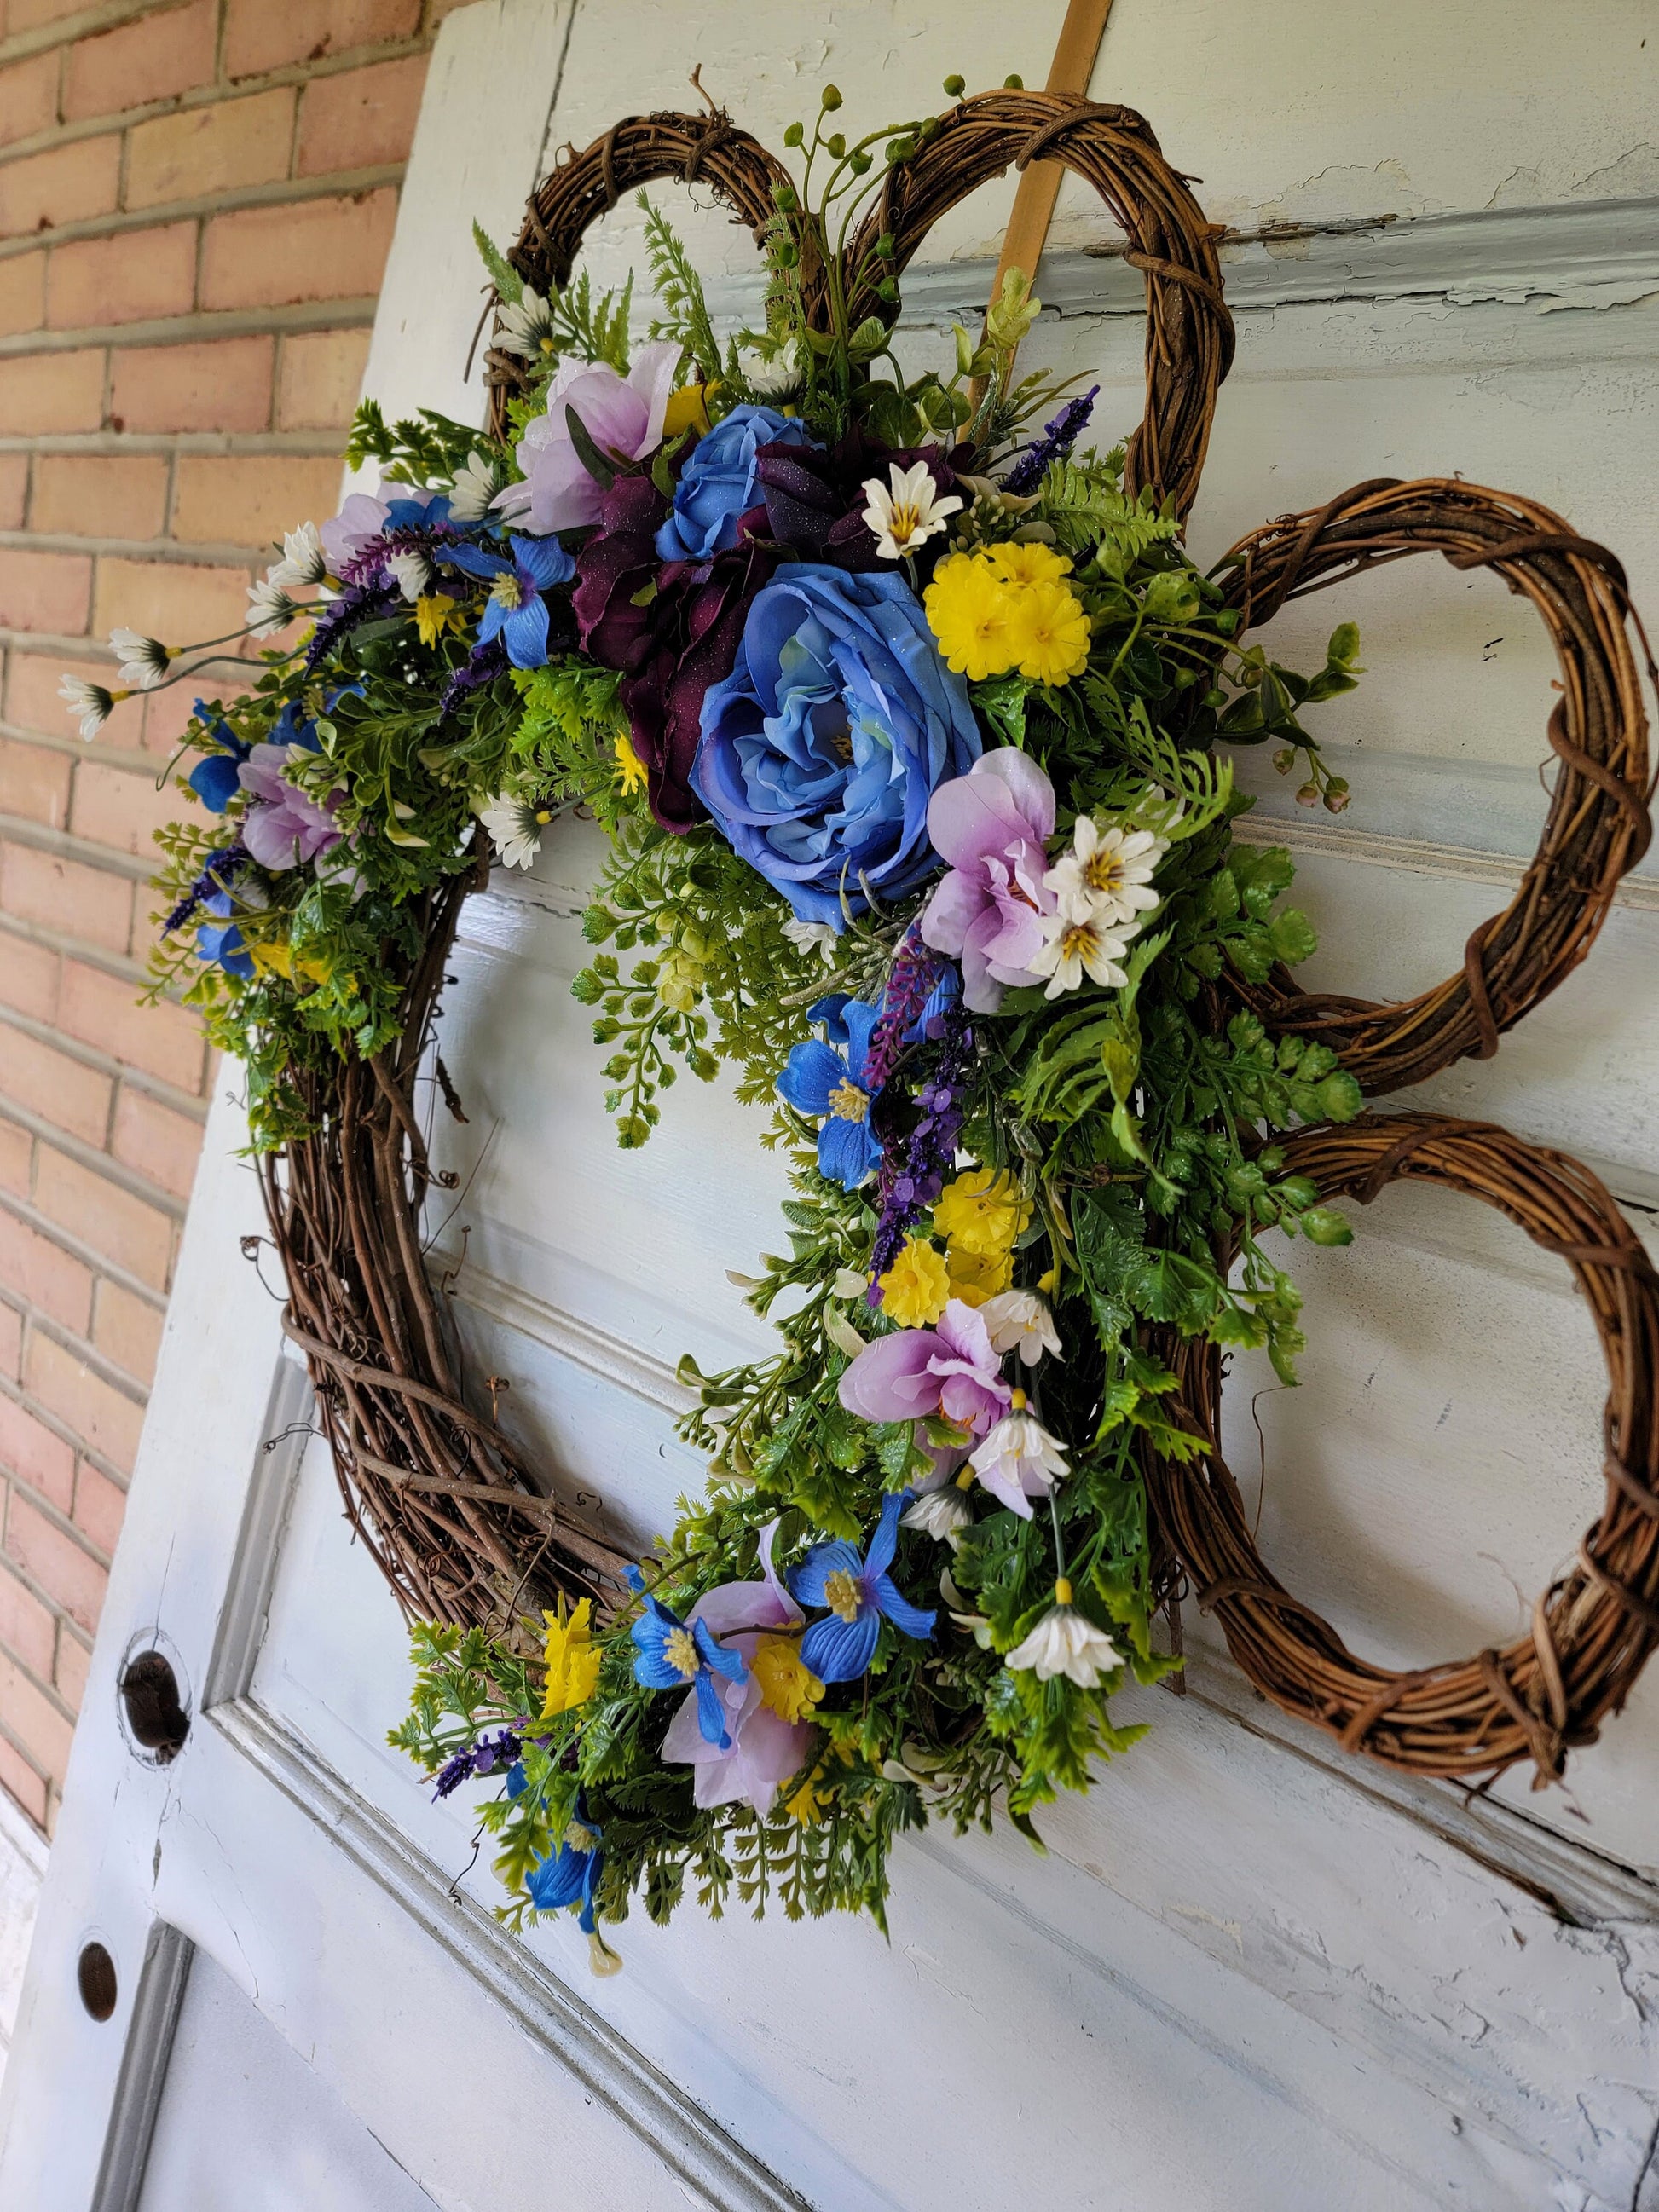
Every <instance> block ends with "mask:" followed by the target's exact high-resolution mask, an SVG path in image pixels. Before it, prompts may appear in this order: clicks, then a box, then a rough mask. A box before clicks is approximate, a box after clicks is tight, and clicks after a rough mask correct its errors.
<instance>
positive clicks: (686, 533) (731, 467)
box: [657, 407, 818, 561]
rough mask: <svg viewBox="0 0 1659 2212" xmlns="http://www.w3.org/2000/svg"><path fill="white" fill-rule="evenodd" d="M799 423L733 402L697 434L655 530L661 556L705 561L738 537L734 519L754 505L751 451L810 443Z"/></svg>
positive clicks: (814, 444)
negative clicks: (711, 425)
mask: <svg viewBox="0 0 1659 2212" xmlns="http://www.w3.org/2000/svg"><path fill="white" fill-rule="evenodd" d="M817 442H818V441H817V439H816V438H815V437H814V436H813V435H812V434H811V431H810V430H809V429H808V428H807V427H806V425H805V422H797V421H795V420H794V419H793V417H792V416H787V415H780V414H779V413H778V412H777V410H775V408H771V407H734V408H733V409H732V412H731V413H730V414H729V415H728V416H726V418H725V420H724V421H723V422H716V423H715V425H714V428H713V429H712V430H709V431H708V432H706V433H705V434H704V435H703V436H702V437H701V438H699V439H698V441H697V442H696V445H695V446H694V447H692V448H691V451H690V453H688V454H687V456H686V459H685V465H684V467H683V468H682V469H681V471H680V480H679V482H678V484H677V485H676V486H675V488H674V512H673V513H671V515H670V516H669V518H668V520H666V521H665V523H664V524H663V525H662V526H661V528H660V529H659V531H658V532H657V557H658V559H659V560H661V561H707V560H708V559H710V558H711V557H712V556H714V554H716V553H726V552H729V551H730V550H731V549H732V546H734V545H735V544H737V542H738V516H739V515H741V514H744V513H746V512H747V511H748V509H749V508H750V507H756V506H758V505H759V503H760V499H761V494H760V490H759V489H758V487H757V483H756V481H755V468H756V463H755V456H756V454H757V453H758V452H759V450H760V448H761V447H763V446H811V447H814V448H815V449H816V448H817Z"/></svg>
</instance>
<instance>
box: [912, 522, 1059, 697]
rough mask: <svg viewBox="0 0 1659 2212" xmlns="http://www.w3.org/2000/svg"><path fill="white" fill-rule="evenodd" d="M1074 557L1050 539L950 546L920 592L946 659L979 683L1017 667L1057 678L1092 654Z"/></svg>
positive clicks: (1049, 680) (1040, 678)
mask: <svg viewBox="0 0 1659 2212" xmlns="http://www.w3.org/2000/svg"><path fill="white" fill-rule="evenodd" d="M1071 570H1072V564H1071V562H1069V561H1068V560H1067V559H1066V556H1065V555H1064V554H1062V553H1056V552H1055V550H1054V547H1053V546H1052V545H1039V544H1031V545H990V546H981V548H980V549H979V550H977V551H975V552H972V553H952V554H950V555H948V556H947V557H946V558H945V560H943V561H941V562H939V566H938V568H936V569H935V570H934V571H933V582H932V583H931V584H929V586H927V591H926V592H924V593H923V595H922V605H923V606H924V607H925V608H926V610H927V623H928V627H929V628H930V629H932V631H933V635H934V636H935V637H936V638H937V639H938V640H939V651H940V652H941V653H943V654H944V655H945V665H946V666H947V667H949V668H951V669H953V670H954V671H956V673H957V675H958V676H967V677H969V678H972V679H973V680H974V681H975V682H976V683H977V682H979V681H981V679H982V678H985V677H987V676H1006V675H1007V674H1008V673H1009V671H1010V670H1012V669H1016V668H1017V669H1018V671H1019V672H1020V674H1021V675H1022V676H1025V677H1029V678H1030V679H1031V681H1032V682H1033V683H1036V684H1054V685H1059V684H1069V683H1070V682H1071V680H1072V678H1073V677H1074V676H1080V675H1081V674H1082V672H1083V670H1084V668H1085V666H1086V665H1087V663H1088V659H1089V639H1090V629H1089V617H1088V616H1087V614H1086V613H1085V611H1084V607H1083V602H1082V600H1081V599H1079V597H1078V595H1077V593H1076V592H1074V591H1073V589H1072V587H1071V586H1070V585H1069V584H1068V583H1067V582H1066V577H1067V576H1068V575H1069V574H1071Z"/></svg>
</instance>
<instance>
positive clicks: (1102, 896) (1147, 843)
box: [1042, 814, 1169, 929]
mask: <svg viewBox="0 0 1659 2212" xmlns="http://www.w3.org/2000/svg"><path fill="white" fill-rule="evenodd" d="M1168 850H1169V848H1168V846H1167V845H1166V844H1165V843H1164V840H1163V838H1162V837H1155V836H1153V835H1152V831H1151V830H1150V829H1128V830H1126V829H1123V828H1121V825H1120V824H1118V823H1113V824H1112V825H1111V827H1110V828H1109V829H1101V828H1100V826H1099V824H1098V823H1097V822H1096V821H1095V819H1094V817H1093V816H1092V815H1089V814H1079V817H1078V818H1077V825H1076V827H1075V828H1074V829H1073V832H1072V849H1071V851H1070V852H1069V853H1066V854H1062V855H1061V857H1060V859H1059V860H1056V861H1055V863H1054V866H1053V867H1052V868H1050V869H1049V871H1048V874H1047V875H1046V876H1044V878H1043V879H1042V880H1043V884H1044V886H1045V887H1046V888H1047V889H1048V890H1051V891H1052V892H1053V893H1054V896H1055V897H1056V898H1057V899H1058V900H1059V901H1060V904H1061V906H1062V907H1068V908H1070V909H1071V910H1072V911H1073V913H1079V914H1081V913H1087V914H1091V915H1093V916H1094V918H1095V920H1096V921H1100V922H1103V923H1104V924H1105V925H1106V927H1108V928H1111V927H1114V926H1118V927H1121V925H1123V924H1124V923H1126V922H1127V923H1128V924H1129V925H1130V926H1131V927H1133V928H1136V929H1139V927H1141V918H1142V917H1144V916H1145V915H1149V914H1150V913H1151V912H1152V909H1153V908H1154V907H1156V906H1157V904H1158V893H1157V892H1156V891H1155V890H1153V889H1152V873H1153V871H1154V870H1155V869H1156V868H1157V866H1158V862H1159V861H1160V860H1162V859H1163V858H1164V854H1165V853H1166V852H1167V851H1168Z"/></svg>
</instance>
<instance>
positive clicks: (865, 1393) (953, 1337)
mask: <svg viewBox="0 0 1659 2212" xmlns="http://www.w3.org/2000/svg"><path fill="white" fill-rule="evenodd" d="M1011 1395H1012V1394H1011V1392H1010V1390H1009V1388H1008V1385H1007V1384H1006V1383H1005V1382H1004V1381H1003V1379H1002V1364H1001V1361H1000V1359H999V1358H998V1356H997V1354H996V1353H995V1352H994V1351H993V1349H992V1347H991V1340H990V1337H989V1335H988V1334H987V1331H986V1327H985V1323H984V1322H982V1321H981V1319H980V1317H979V1316H978V1314H977V1313H976V1312H975V1310H974V1309H973V1307H972V1306H970V1305H969V1304H966V1303H965V1301H964V1300H963V1299H961V1298H952V1299H951V1302H950V1304H948V1305H947V1306H946V1307H945V1311H944V1313H943V1314H942V1315H941V1316H939V1321H938V1322H936V1323H935V1324H934V1326H933V1328H902V1329H897V1330H895V1332H894V1333H893V1334H892V1335H890V1336H878V1337H876V1338H875V1339H874V1340H872V1342H871V1343H869V1344H866V1346H865V1347H864V1349H863V1351H862V1352H860V1353H859V1355H858V1357H857V1358H856V1359H854V1361H853V1362H852V1364H851V1365H850V1366H849V1367H848V1370H847V1371H846V1373H845V1374H844V1375H843V1376H842V1378H841V1402H842V1405H843V1406H845V1407H846V1408H847V1410H848V1413H858V1414H860V1415H861V1416H862V1417H863V1419H865V1420H866V1421H915V1420H925V1419H929V1418H930V1417H932V1416H933V1415H934V1414H940V1415H942V1416H943V1417H944V1419H945V1420H947V1421H950V1422H951V1423H952V1424H954V1425H955V1426H956V1427H957V1428H958V1429H960V1430H963V1431H965V1432H966V1433H967V1434H968V1435H969V1436H975V1437H981V1436H983V1435H984V1434H985V1432H986V1431H987V1429H988V1428H990V1427H991V1425H992V1424H993V1423H994V1422H995V1421H997V1420H999V1419H1000V1418H1001V1416H1002V1415H1003V1413H1006V1411H1007V1408H1008V1403H1009V1400H1010V1397H1011Z"/></svg>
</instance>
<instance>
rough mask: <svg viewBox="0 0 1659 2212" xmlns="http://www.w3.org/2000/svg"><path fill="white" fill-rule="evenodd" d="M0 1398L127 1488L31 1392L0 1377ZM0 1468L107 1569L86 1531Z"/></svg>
mask: <svg viewBox="0 0 1659 2212" xmlns="http://www.w3.org/2000/svg"><path fill="white" fill-rule="evenodd" d="M0 1395H4V1396H6V1397H8V1398H9V1399H10V1400H11V1401H12V1403H13V1405H14V1406H21V1407H22V1409H23V1411H24V1412H25V1413H27V1414H28V1415H29V1416H30V1418H31V1419H33V1420H37V1421H39V1422H40V1425H41V1427H42V1428H43V1429H50V1430H51V1431H52V1435H53V1436H55V1437H57V1439H58V1443H60V1444H67V1445H68V1446H69V1448H70V1450H71V1451H72V1452H73V1453H75V1455H76V1457H77V1458H80V1459H83V1460H85V1461H86V1462H87V1463H88V1466H91V1467H94V1468H97V1470H98V1472H99V1474H101V1475H103V1476H105V1477H106V1480H109V1481H111V1482H112V1483H114V1484H115V1485H116V1486H117V1487H118V1489H120V1490H123V1491H125V1490H126V1489H127V1488H128V1486H129V1485H130V1484H131V1480H132V1478H131V1475H127V1474H122V1472H121V1470H120V1468H118V1467H117V1466H116V1464H115V1462H114V1461H113V1460H108V1459H106V1458H105V1457H104V1455H103V1454H102V1453H101V1452H100V1451H97V1450H94V1448H93V1446H92V1445H91V1444H89V1443H85V1442H83V1440H82V1438H81V1437H78V1436H76V1433H75V1431H74V1430H73V1429H72V1428H70V1425H69V1423H68V1422H67V1421H66V1420H65V1419H64V1417H63V1415H62V1414H61V1413H53V1412H52V1408H51V1407H50V1406H48V1405H46V1403H45V1401H43V1400H41V1399H40V1398H37V1397H36V1396H35V1395H34V1393H33V1391H32V1390H26V1389H24V1388H23V1385H22V1384H21V1383H14V1382H12V1381H11V1379H10V1378H9V1376H4V1375H0ZM0 1468H3V1469H4V1473H5V1477H6V1480H7V1481H8V1482H9V1483H11V1484H12V1485H13V1486H14V1487H19V1488H21V1489H23V1490H26V1491H27V1492H28V1498H29V1504H31V1505H34V1504H38V1505H39V1506H40V1510H41V1512H42V1513H43V1514H45V1515H46V1516H49V1517H50V1518H51V1519H52V1520H53V1521H55V1522H57V1523H58V1527H59V1528H61V1529H62V1531H63V1533H64V1534H65V1535H68V1536H73V1537H74V1538H75V1540H76V1542H77V1543H78V1544H79V1545H80V1547H81V1548H82V1551H85V1552H88V1553H91V1555H92V1556H93V1557H94V1559H97V1560H98V1562H99V1564H100V1565H102V1566H107V1565H109V1562H108V1560H107V1559H105V1558H104V1557H103V1554H102V1553H100V1552H99V1551H98V1549H97V1547H96V1546H95V1545H94V1543H93V1542H92V1541H91V1539H90V1538H89V1537H88V1534H87V1532H86V1530H85V1529H84V1528H76V1525H75V1523H74V1522H73V1521H71V1520H70V1518H69V1516H67V1515H66V1514H65V1513H64V1511H63V1510H61V1508H60V1507H58V1506H56V1505H54V1504H52V1500H51V1499H50V1498H43V1497H42V1496H41V1494H40V1492H39V1491H38V1490H36V1489H35V1488H34V1487H33V1485H32V1484H31V1483H28V1482H27V1481H25V1480H24V1479H23V1477H22V1476H21V1474H18V1473H17V1471H16V1469H15V1468H11V1467H7V1466H6V1465H5V1462H3V1461H0ZM5 1556H6V1557H7V1559H10V1557H11V1553H9V1552H8V1553H6V1555H5Z"/></svg>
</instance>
